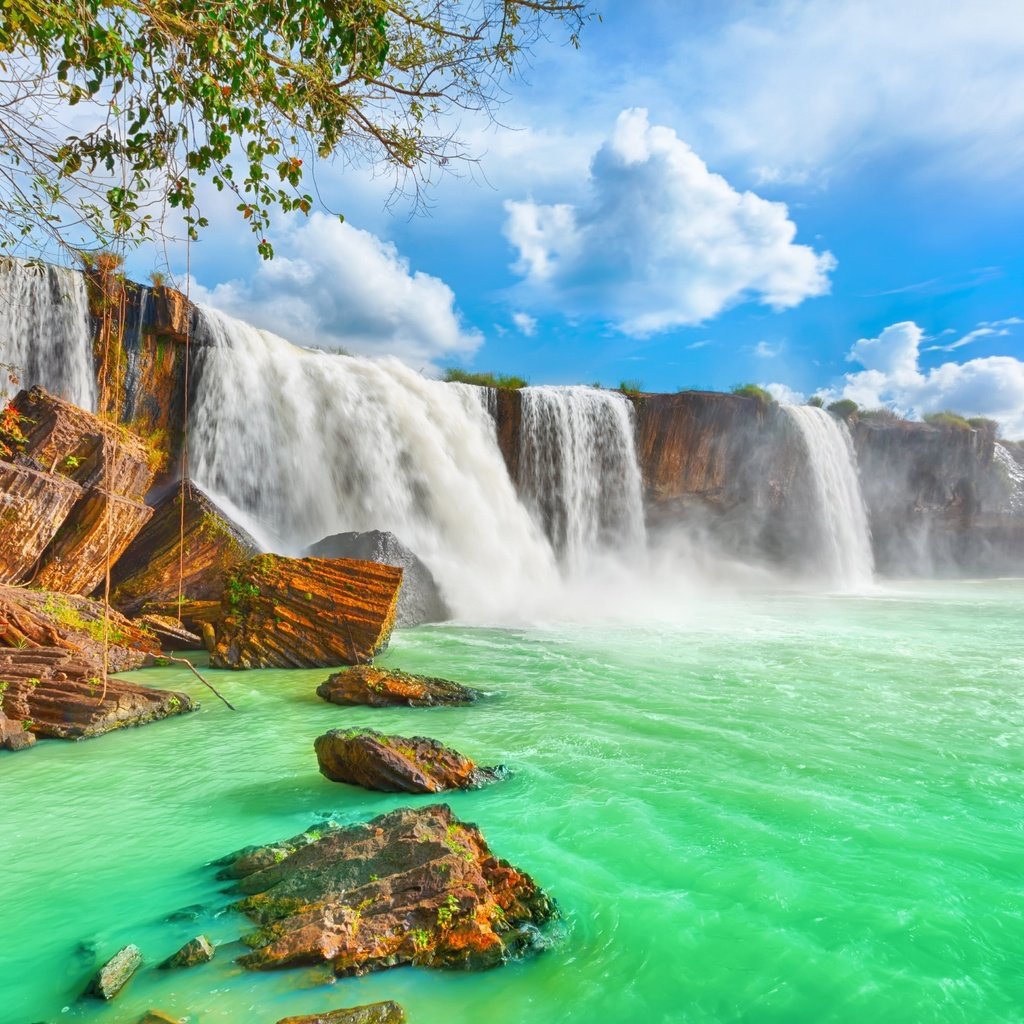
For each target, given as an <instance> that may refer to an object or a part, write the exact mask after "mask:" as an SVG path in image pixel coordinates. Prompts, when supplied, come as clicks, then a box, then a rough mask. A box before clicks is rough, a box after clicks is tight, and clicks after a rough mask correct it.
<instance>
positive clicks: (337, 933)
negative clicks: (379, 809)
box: [226, 804, 555, 975]
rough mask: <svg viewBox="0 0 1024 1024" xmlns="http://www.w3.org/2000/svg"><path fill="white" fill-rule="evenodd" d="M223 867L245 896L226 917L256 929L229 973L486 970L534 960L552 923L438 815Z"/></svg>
mask: <svg viewBox="0 0 1024 1024" xmlns="http://www.w3.org/2000/svg"><path fill="white" fill-rule="evenodd" d="M227 862H228V866H227V869H226V873H227V874H228V875H231V876H233V877H236V878H240V882H239V883H238V884H239V888H240V889H241V890H242V892H243V893H245V894H246V896H245V898H244V899H243V900H242V901H241V902H240V903H239V904H238V909H239V910H242V911H243V912H244V913H246V914H247V915H248V916H249V917H251V918H252V919H253V920H254V921H256V922H257V923H258V924H259V925H260V926H261V927H260V929H259V930H258V931H257V932H255V933H254V934H252V935H249V936H247V937H246V938H245V941H246V942H247V944H248V945H250V946H251V947H252V948H253V950H252V952H251V953H248V954H246V955H245V956H243V957H242V958H241V959H240V961H239V962H240V963H241V964H242V965H243V966H245V967H247V968H249V969H252V970H268V969H272V968H279V967H290V966H299V965H307V966H309V965H316V964H320V963H327V964H330V965H331V967H332V968H333V970H334V973H335V974H337V975H350V974H360V973H365V972H366V971H371V970H381V969H383V968H386V967H397V966H401V965H403V964H417V965H420V966H424V967H434V968H474V969H477V968H486V967H494V966H497V965H499V964H501V963H503V962H505V961H506V960H508V959H509V958H511V957H513V956H515V955H517V954H519V953H521V952H525V951H527V950H529V949H532V948H534V946H535V945H536V944H537V939H538V936H539V932H538V926H540V925H542V924H544V923H545V922H547V921H549V920H551V919H552V918H553V917H554V916H555V908H554V905H553V903H552V902H551V900H550V899H549V898H548V897H547V896H546V895H545V893H544V892H543V891H542V890H541V889H540V888H538V886H537V884H536V883H535V882H534V881H533V879H532V878H530V876H529V875H527V874H525V873H523V872H521V871H519V870H518V869H516V868H514V867H512V866H511V865H510V864H508V863H507V862H506V861H503V860H499V859H498V858H496V857H495V856H494V855H493V854H492V853H491V851H490V848H489V847H488V846H487V843H486V842H485V841H484V838H483V836H482V835H481V834H480V831H479V829H477V827H476V826H475V825H470V824H467V823H465V822H461V821H459V820H458V819H457V818H456V817H455V816H454V814H453V813H452V811H451V808H450V807H448V806H447V805H444V804H435V805H432V806H429V807H420V808H416V809H413V808H401V809H399V810H397V811H392V812H391V813H389V814H383V815H380V816H379V817H377V818H374V819H373V820H372V821H369V822H367V823H366V824H359V825H350V826H346V827H343V828H339V827H335V828H331V829H326V828H323V827H322V826H321V827H317V828H314V829H311V830H309V831H308V832H305V833H303V834H302V835H301V836H296V837H295V838H294V839H291V840H287V841H284V842H280V843H275V844H272V845H271V846H269V847H263V848H258V849H256V850H251V849H250V850H248V851H244V852H243V853H241V854H239V855H237V856H236V857H233V858H227Z"/></svg>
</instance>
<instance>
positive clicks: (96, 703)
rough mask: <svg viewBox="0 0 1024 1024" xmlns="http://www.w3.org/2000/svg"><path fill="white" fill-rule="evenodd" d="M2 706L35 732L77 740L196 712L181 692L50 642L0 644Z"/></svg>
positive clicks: (10, 715) (196, 705)
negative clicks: (123, 675)
mask: <svg viewBox="0 0 1024 1024" xmlns="http://www.w3.org/2000/svg"><path fill="white" fill-rule="evenodd" d="M0 680H2V681H3V682H2V684H0V685H3V693H2V695H0V696H2V698H3V711H4V714H5V715H7V716H8V717H9V718H13V719H15V720H16V721H20V722H21V723H22V724H23V725H24V726H25V728H27V729H28V730H29V731H31V732H33V733H34V734H35V735H36V736H42V737H49V738H53V739H67V740H77V739H84V738H86V737H89V736H99V735H100V734H102V733H105V732H110V731H111V730H113V729H121V728H124V727H126V726H132V725H144V724H145V723H146V722H152V721H156V720H157V719H160V718H167V717H169V716H170V715H178V714H183V713H185V712H186V711H195V710H196V709H197V708H198V706H199V705H198V704H196V703H195V702H193V700H192V699H191V698H190V697H189V696H187V695H186V694H184V693H175V692H172V691H169V690H154V689H151V688H149V687H145V686H136V685H134V684H132V683H127V682H125V681H124V680H121V679H114V678H108V679H107V686H106V692H105V693H104V687H103V682H102V670H101V668H100V663H99V662H97V661H93V660H92V659H90V658H88V657H85V656H83V655H81V654H72V653H71V652H69V651H66V650H63V649H61V648H55V647H49V648H47V647H36V648H23V649H0Z"/></svg>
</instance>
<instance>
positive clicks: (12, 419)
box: [0, 401, 32, 459]
mask: <svg viewBox="0 0 1024 1024" xmlns="http://www.w3.org/2000/svg"><path fill="white" fill-rule="evenodd" d="M31 422H32V421H31V420H30V419H29V418H28V417H27V416H22V414H21V413H20V412H18V410H17V409H16V408H15V407H14V402H13V401H10V402H8V403H7V404H6V405H5V406H4V407H3V410H2V411H0V458H5V459H9V458H10V457H11V456H12V455H13V454H14V453H15V452H16V451H20V450H21V449H22V448H23V447H24V446H25V444H26V443H27V442H28V437H27V436H26V434H25V431H24V430H22V427H23V426H24V425H25V424H27V423H31Z"/></svg>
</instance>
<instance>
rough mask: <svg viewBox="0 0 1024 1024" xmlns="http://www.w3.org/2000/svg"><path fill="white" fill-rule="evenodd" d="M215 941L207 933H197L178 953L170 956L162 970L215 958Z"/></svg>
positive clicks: (202, 962)
mask: <svg viewBox="0 0 1024 1024" xmlns="http://www.w3.org/2000/svg"><path fill="white" fill-rule="evenodd" d="M213 954H214V948H213V943H211V942H210V940H209V939H208V938H207V937H206V936H205V935H197V936H196V937H195V938H194V939H192V940H191V941H190V942H186V943H185V945H184V946H182V947H181V949H179V950H178V952H177V953H174V954H173V955H172V956H169V957H168V958H167V959H166V960H165V961H164V962H163V963H162V964H161V965H160V970H162V971H166V970H170V969H172V968H175V967H195V966H196V965H197V964H207V963H209V962H210V961H211V960H212V959H213Z"/></svg>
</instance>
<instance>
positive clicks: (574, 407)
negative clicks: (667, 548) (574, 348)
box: [519, 387, 645, 572]
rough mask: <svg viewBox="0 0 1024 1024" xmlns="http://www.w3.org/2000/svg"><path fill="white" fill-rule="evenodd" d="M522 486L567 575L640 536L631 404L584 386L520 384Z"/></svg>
mask: <svg viewBox="0 0 1024 1024" xmlns="http://www.w3.org/2000/svg"><path fill="white" fill-rule="evenodd" d="M519 394H520V395H521V396H522V420H521V425H520V435H519V439H520V453H519V491H520V494H521V495H522V497H523V500H524V501H525V502H526V503H527V505H528V506H529V508H530V510H531V512H532V513H533V515H534V518H535V519H536V520H537V522H538V523H539V524H540V525H541V526H542V527H543V529H544V531H545V533H546V534H547V536H548V538H549V539H550V541H551V543H552V545H553V546H554V548H555V550H556V551H557V552H558V555H559V558H560V559H561V561H562V563H563V564H564V565H565V566H566V568H567V569H568V570H569V571H570V572H578V571H579V570H581V569H583V568H585V566H586V565H587V562H588V561H589V560H590V558H591V557H592V556H593V554H594V553H596V552H599V551H601V550H606V551H610V552H614V553H617V554H625V555H629V554H635V553H637V552H639V551H640V550H642V548H643V545H644V539H645V530H644V509H643V498H642V485H641V477H640V468H639V465H638V463H637V457H636V444H635V436H634V435H635V429H634V413H633V407H632V405H631V404H630V403H629V401H628V399H626V398H625V397H624V396H623V395H620V394H617V393H616V392H611V391H598V390H596V389H594V388H586V387H533V388H523V389H522V390H521V391H520V392H519Z"/></svg>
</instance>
